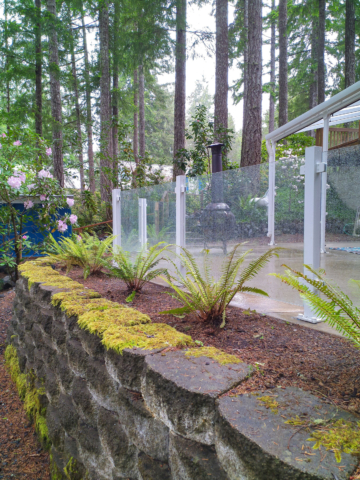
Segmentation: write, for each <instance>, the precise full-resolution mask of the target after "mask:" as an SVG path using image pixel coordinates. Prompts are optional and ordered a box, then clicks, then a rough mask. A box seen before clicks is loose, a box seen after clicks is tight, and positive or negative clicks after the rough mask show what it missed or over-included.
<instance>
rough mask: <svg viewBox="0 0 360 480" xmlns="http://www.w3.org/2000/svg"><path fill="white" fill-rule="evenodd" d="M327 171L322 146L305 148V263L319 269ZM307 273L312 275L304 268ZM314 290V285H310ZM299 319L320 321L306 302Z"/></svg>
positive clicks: (303, 171) (302, 169)
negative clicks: (325, 173)
mask: <svg viewBox="0 0 360 480" xmlns="http://www.w3.org/2000/svg"><path fill="white" fill-rule="evenodd" d="M325 171H326V165H325V164H324V163H323V162H322V148H321V147H308V148H306V149H305V165H304V166H302V167H301V169H300V173H301V175H304V174H305V201H304V264H305V265H309V266H311V267H312V268H313V269H315V270H317V269H319V268H320V241H321V228H320V227H321V224H320V218H321V215H320V213H321V209H320V205H321V174H322V173H323V172H325ZM304 272H305V273H306V275H308V276H311V275H312V274H311V273H309V272H308V271H307V270H305V269H304ZM310 288H311V289H312V290H313V287H310ZM298 318H299V320H304V321H306V322H310V323H318V322H319V321H321V320H319V319H317V318H316V316H315V314H314V312H313V311H312V309H311V307H310V306H309V305H307V304H306V303H304V315H299V317H298Z"/></svg>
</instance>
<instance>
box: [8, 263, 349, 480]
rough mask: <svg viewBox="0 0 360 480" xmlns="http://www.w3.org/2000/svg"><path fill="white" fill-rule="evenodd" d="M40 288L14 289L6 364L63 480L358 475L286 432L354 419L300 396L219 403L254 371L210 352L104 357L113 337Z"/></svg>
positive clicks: (345, 461) (282, 479) (36, 284)
mask: <svg viewBox="0 0 360 480" xmlns="http://www.w3.org/2000/svg"><path fill="white" fill-rule="evenodd" d="M44 272H45V270H44ZM28 277H29V276H28ZM44 280H45V279H44ZM31 283H32V284H31V287H30V288H29V279H28V278H26V276H22V277H21V278H20V280H19V281H18V282H17V284H16V298H15V302H14V315H13V319H12V322H11V325H10V327H9V332H8V342H9V346H8V349H7V358H8V363H9V366H10V368H11V371H12V375H13V378H14V380H15V381H16V382H17V384H18V388H19V392H20V391H22V393H21V395H23V397H24V398H25V397H26V395H28V397H26V398H30V397H31V398H35V401H34V407H33V408H32V410H31V409H30V410H31V411H29V413H30V415H31V416H32V417H33V419H34V421H35V422H36V424H39V425H42V419H44V421H45V422H46V426H45V427H43V428H42V431H41V435H42V437H43V441H44V442H45V444H49V445H51V447H50V448H51V450H50V453H51V470H52V478H53V479H56V480H58V479H65V478H67V479H72V480H80V479H85V478H87V479H94V480H110V479H111V480H118V479H131V480H135V479H136V480H168V479H169V480H170V479H174V480H188V479H189V480H202V479H214V480H225V479H230V480H272V479H273V480H290V479H291V480H297V479H299V480H300V479H304V480H305V479H307V480H312V479H329V480H330V479H331V480H333V478H334V477H333V474H335V475H336V477H335V478H338V479H339V480H342V479H348V478H349V476H350V474H351V472H353V471H354V469H355V467H356V464H357V461H356V459H355V458H354V457H353V456H351V455H349V454H346V453H342V460H341V466H342V468H341V469H339V468H338V465H339V464H337V462H336V461H335V458H334V455H333V454H332V453H331V452H327V453H326V452H325V450H324V449H323V451H322V452H321V451H320V452H319V450H312V448H311V444H309V442H307V438H308V437H309V433H308V432H307V431H306V430H305V429H304V430H303V432H302V433H301V434H298V435H294V433H296V430H298V428H299V427H298V426H297V427H294V426H291V425H287V424H286V425H285V423H284V420H283V418H285V416H288V417H289V418H291V417H294V416H295V415H297V414H300V415H301V414H302V413H304V412H305V411H307V412H308V413H309V415H321V418H336V419H344V420H345V421H349V422H353V421H354V418H352V417H351V416H350V415H349V414H347V413H345V412H338V411H335V409H334V408H333V407H331V406H329V405H326V404H322V403H321V402H320V401H319V400H318V399H317V398H316V397H313V396H312V395H309V394H305V393H304V392H302V391H300V390H298V389H287V390H286V391H281V395H278V394H277V395H273V397H261V396H257V395H239V396H225V397H222V398H220V397H221V396H222V395H223V394H224V393H226V392H228V391H229V390H231V389H232V388H233V387H234V386H235V385H237V384H239V383H240V382H242V381H246V378H247V376H248V375H250V374H251V368H250V367H249V366H248V365H246V364H244V363H226V362H223V363H225V364H224V365H222V364H221V363H219V361H217V360H215V357H214V356H212V357H211V356H210V357H209V356H206V355H205V354H206V352H207V350H206V349H204V356H191V355H188V354H187V351H186V348H185V349H183V350H176V351H174V350H172V351H169V350H167V349H166V348H164V347H165V345H163V346H162V347H160V348H156V349H149V350H145V349H140V348H136V347H133V348H125V349H122V352H121V353H118V352H116V351H114V350H113V349H108V350H106V349H105V347H104V345H103V343H104V337H102V336H101V335H100V334H98V335H97V334H94V333H89V331H87V330H85V329H83V328H80V326H79V323H81V322H80V320H79V319H78V316H77V315H69V314H68V313H66V311H64V309H63V308H62V305H61V303H60V304H59V305H57V306H54V305H53V303H54V302H53V303H52V299H53V298H54V295H56V294H57V293H59V292H60V291H64V290H63V289H62V290H59V288H56V287H52V286H45V285H43V284H41V283H40V281H39V280H37V281H34V280H32V282H31ZM50 283H51V282H50ZM54 283H55V284H56V283H57V282H54ZM79 292H80V293H79ZM78 293H79V295H81V294H82V293H83V292H81V291H80V290H79V291H78ZM85 293H86V294H87V295H88V293H89V292H85ZM88 296H89V295H88ZM99 311H101V310H99ZM127 312H130V313H131V312H132V310H131V309H129V310H128V311H127ZM79 318H80V317H79ZM97 328H100V327H97ZM132 328H136V329H138V331H139V332H140V331H142V326H141V325H140V326H136V327H132ZM99 331H100V330H99ZM119 331H120V330H119ZM112 334H113V335H114V332H112ZM117 335H118V336H119V335H120V334H119V332H118V333H117ZM148 336H149V337H152V336H151V335H148ZM190 353H191V352H190ZM194 355H195V354H194ZM230 358H231V357H230ZM24 382H25V384H26V388H27V393H24ZM29 392H30V393H29ZM275 393H276V392H275ZM269 398H270V403H269V400H268V399H269ZM275 399H276V400H275ZM271 402H275V404H277V406H276V405H275V406H276V408H273V407H274V404H273V403H271ZM28 403H29V402H28V401H27V400H25V405H27V404H28ZM294 405H295V407H294ZM270 407H271V408H270ZM279 409H282V410H283V412H280V413H282V415H280V413H279V412H278V410H279ZM44 428H45V429H44ZM39 429H40V427H39ZM46 430H47V431H46ZM288 442H289V448H288ZM303 444H305V445H306V444H307V445H306V449H308V451H309V452H310V453H309V455H308V456H304V454H303V453H304V451H303V448H302V447H301V445H303ZM306 449H305V450H306ZM324 453H325V455H324ZM323 457H324V458H323Z"/></svg>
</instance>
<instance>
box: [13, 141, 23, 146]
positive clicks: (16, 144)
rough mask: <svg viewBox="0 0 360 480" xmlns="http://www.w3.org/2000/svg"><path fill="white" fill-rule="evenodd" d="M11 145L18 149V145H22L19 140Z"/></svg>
mask: <svg viewBox="0 0 360 480" xmlns="http://www.w3.org/2000/svg"><path fill="white" fill-rule="evenodd" d="M13 145H14V146H15V147H20V145H22V143H21V142H20V140H16V142H14V143H13Z"/></svg>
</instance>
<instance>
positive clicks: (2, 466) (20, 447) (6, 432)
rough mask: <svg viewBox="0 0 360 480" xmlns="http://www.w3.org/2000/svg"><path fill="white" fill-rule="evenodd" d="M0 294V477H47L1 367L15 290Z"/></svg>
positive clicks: (45, 458)
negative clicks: (0, 295)
mask: <svg viewBox="0 0 360 480" xmlns="http://www.w3.org/2000/svg"><path fill="white" fill-rule="evenodd" d="M2 295H4V297H1V298H0V479H1V480H2V479H4V480H5V479H12V480H18V479H29V480H49V479H50V471H49V454H48V452H45V451H44V450H43V449H42V448H41V445H40V443H39V441H38V440H37V437H36V434H35V430H34V428H33V426H32V425H31V423H30V422H29V419H28V418H27V416H26V414H25V411H24V408H23V403H22V401H21V400H20V399H19V397H18V393H17V390H16V386H15V384H14V383H13V382H12V380H11V378H10V375H9V372H8V370H7V369H6V367H5V359H4V352H5V348H6V345H5V340H6V330H7V325H8V324H9V322H10V319H11V311H12V302H13V300H14V296H15V293H14V292H13V291H8V292H5V293H2Z"/></svg>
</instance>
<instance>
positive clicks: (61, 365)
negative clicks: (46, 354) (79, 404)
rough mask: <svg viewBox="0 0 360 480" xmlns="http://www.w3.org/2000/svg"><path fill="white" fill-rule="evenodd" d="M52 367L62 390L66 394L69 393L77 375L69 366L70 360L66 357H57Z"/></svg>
mask: <svg viewBox="0 0 360 480" xmlns="http://www.w3.org/2000/svg"><path fill="white" fill-rule="evenodd" d="M51 367H52V368H53V370H54V372H55V373H56V376H57V378H58V380H59V383H60V385H61V387H62V389H63V390H64V391H65V392H66V393H69V392H70V390H71V386H72V382H73V380H74V378H75V374H74V372H73V371H72V369H71V368H70V366H69V364H68V358H67V357H66V356H65V355H57V356H56V357H55V358H54V362H53V364H52V365H51Z"/></svg>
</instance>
